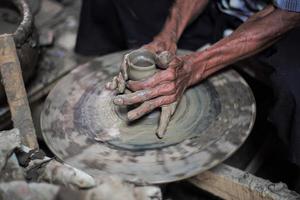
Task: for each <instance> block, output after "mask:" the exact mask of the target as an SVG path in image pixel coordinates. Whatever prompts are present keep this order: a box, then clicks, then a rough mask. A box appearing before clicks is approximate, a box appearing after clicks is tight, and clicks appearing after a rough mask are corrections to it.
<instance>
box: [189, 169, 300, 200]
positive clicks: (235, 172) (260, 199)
mask: <svg viewBox="0 0 300 200" xmlns="http://www.w3.org/2000/svg"><path fill="white" fill-rule="evenodd" d="M188 182H190V183H192V184H193V185H195V186H196V187H198V188H201V189H202V190H205V191H207V192H210V193H212V194H214V195H215V196H218V197H221V198H222V199H243V200H253V199H255V200H296V199H300V195H299V194H298V193H296V192H294V191H291V190H289V189H288V188H287V186H286V184H284V183H272V182H270V181H268V180H265V179H262V178H259V177H256V176H253V175H251V174H249V173H247V172H244V171H242V170H239V169H237V168H234V167H231V166H228V165H225V164H220V165H218V166H217V167H215V168H213V169H211V170H208V171H206V172H203V173H201V174H199V175H197V176H195V177H193V178H190V179H188Z"/></svg>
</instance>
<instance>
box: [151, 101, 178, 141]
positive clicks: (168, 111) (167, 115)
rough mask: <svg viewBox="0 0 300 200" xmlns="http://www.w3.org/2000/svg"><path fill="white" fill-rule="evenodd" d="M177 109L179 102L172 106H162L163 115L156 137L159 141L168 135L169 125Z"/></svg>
mask: <svg viewBox="0 0 300 200" xmlns="http://www.w3.org/2000/svg"><path fill="white" fill-rule="evenodd" d="M176 108H177V101H176V102H174V103H172V104H169V105H166V106H162V108H161V114H160V121H159V127H158V129H157V131H156V136H157V137H158V138H159V139H162V138H163V137H164V136H165V133H166V130H167V127H168V125H169V122H170V119H171V117H172V116H173V114H174V112H175V110H176Z"/></svg>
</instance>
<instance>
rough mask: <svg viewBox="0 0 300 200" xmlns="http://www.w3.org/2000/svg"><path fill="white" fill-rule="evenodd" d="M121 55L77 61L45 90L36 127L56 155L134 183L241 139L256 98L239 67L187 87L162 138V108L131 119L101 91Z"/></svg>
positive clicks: (183, 168) (203, 166) (195, 165)
mask: <svg viewBox="0 0 300 200" xmlns="http://www.w3.org/2000/svg"><path fill="white" fill-rule="evenodd" d="M180 53H181V54H184V53H186V52H185V51H180ZM123 55H124V52H119V53H114V54H110V55H106V56H103V57H100V58H98V59H95V60H94V61H92V62H90V63H87V64H86V65H83V66H80V67H78V68H77V69H76V70H74V71H72V72H71V73H70V74H69V75H67V76H66V77H65V78H64V79H62V80H61V81H60V82H59V83H58V84H57V85H56V86H55V88H54V89H53V90H52V91H51V92H50V94H49V96H48V98H47V100H46V102H45V107H44V110H43V112H42V115H41V126H42V132H43V136H44V139H45V141H46V143H47V145H48V146H49V148H50V149H51V150H52V152H53V153H54V154H55V155H56V156H57V157H59V158H60V159H62V160H64V161H65V162H66V163H68V164H70V165H73V166H74V167H77V168H79V169H82V170H84V171H86V172H87V173H89V174H90V175H92V176H94V177H95V178H97V177H100V176H101V175H103V174H107V173H108V174H116V175H119V176H121V177H123V178H124V179H126V180H128V181H131V182H135V183H139V184H143V183H165V182H171V181H176V180H180V179H184V178H188V177H191V176H193V175H196V174H197V173H200V172H202V171H204V170H207V169H209V168H211V167H213V166H215V165H217V164H219V163H220V162H222V161H223V160H225V159H226V158H228V157H229V156H230V155H231V154H232V153H233V152H235V151H236V150H237V149H238V148H239V147H240V146H241V145H242V144H243V142H244V141H245V139H246V138H247V136H248V135H249V133H250V131H251V129H252V126H253V123H254V119H255V101H254V98H253V95H252V93H251V90H250V88H249V86H248V85H247V84H246V82H245V81H244V80H243V79H242V78H241V77H240V76H239V74H238V73H236V72H235V71H233V70H228V71H226V72H222V73H219V74H216V75H215V76H212V77H211V78H209V79H207V80H206V81H203V82H202V83H201V84H199V85H197V86H195V87H193V88H190V89H189V90H188V91H187V92H186V93H185V95H184V97H183V98H182V100H181V101H180V104H179V107H178V109H177V110H176V113H175V114H174V116H173V117H172V120H171V122H170V124H169V126H168V129H167V134H166V136H165V138H163V139H162V140H159V139H157V137H156V136H155V130H156V128H157V124H158V120H159V113H158V112H159V111H154V112H152V113H150V114H148V115H146V116H144V117H143V118H141V119H139V120H138V121H135V122H133V123H129V122H128V121H127V120H126V113H127V111H128V109H130V108H128V107H119V106H116V105H114V104H113V103H112V100H111V99H112V97H113V96H115V94H114V92H112V91H108V90H106V89H105V84H106V83H107V82H108V81H109V80H111V78H112V77H113V76H114V75H116V74H117V73H118V70H119V65H120V62H121V60H122V56H123Z"/></svg>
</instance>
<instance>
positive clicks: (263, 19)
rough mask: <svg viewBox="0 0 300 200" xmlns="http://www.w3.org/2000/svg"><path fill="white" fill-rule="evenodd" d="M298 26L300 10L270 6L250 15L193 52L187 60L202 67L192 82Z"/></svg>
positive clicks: (256, 50)
mask: <svg viewBox="0 0 300 200" xmlns="http://www.w3.org/2000/svg"><path fill="white" fill-rule="evenodd" d="M297 26H300V13H296V12H288V11H283V10H280V9H277V8H275V7H274V6H269V7H267V8H265V9H264V10H263V11H261V12H258V13H257V14H255V15H254V16H252V17H250V18H249V20H247V21H246V22H245V23H244V24H242V25H241V26H240V27H239V28H238V29H237V30H236V31H234V32H233V34H231V35H230V36H228V37H226V38H224V39H222V40H220V41H219V42H217V43H216V44H214V45H213V46H211V47H210V48H209V49H207V50H206V51H205V52H199V53H194V54H192V55H191V58H190V60H189V62H191V63H193V65H194V67H195V68H197V66H200V67H201V66H203V63H205V69H204V74H202V71H203V69H201V70H200V71H199V70H198V73H197V74H196V75H195V77H193V82H192V84H193V83H196V82H198V81H200V80H201V79H202V78H201V77H202V76H203V77H207V76H209V75H210V74H212V73H214V72H216V71H218V70H219V69H222V68H223V67H225V66H228V65H230V64H232V63H234V62H236V61H239V60H241V59H243V58H246V57H249V56H252V55H254V54H256V53H258V52H260V51H262V50H264V49H266V48H267V47H269V46H270V45H272V44H273V43H274V42H276V41H277V40H278V39H279V38H281V37H282V36H283V35H284V34H285V33H286V32H288V31H289V30H291V29H293V28H295V27H297Z"/></svg>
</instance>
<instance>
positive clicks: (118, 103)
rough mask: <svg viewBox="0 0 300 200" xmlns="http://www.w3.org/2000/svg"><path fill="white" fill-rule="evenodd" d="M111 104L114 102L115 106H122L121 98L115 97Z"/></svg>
mask: <svg viewBox="0 0 300 200" xmlns="http://www.w3.org/2000/svg"><path fill="white" fill-rule="evenodd" d="M113 102H114V104H117V105H123V102H124V101H123V99H122V98H120V97H117V98H114V99H113Z"/></svg>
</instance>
